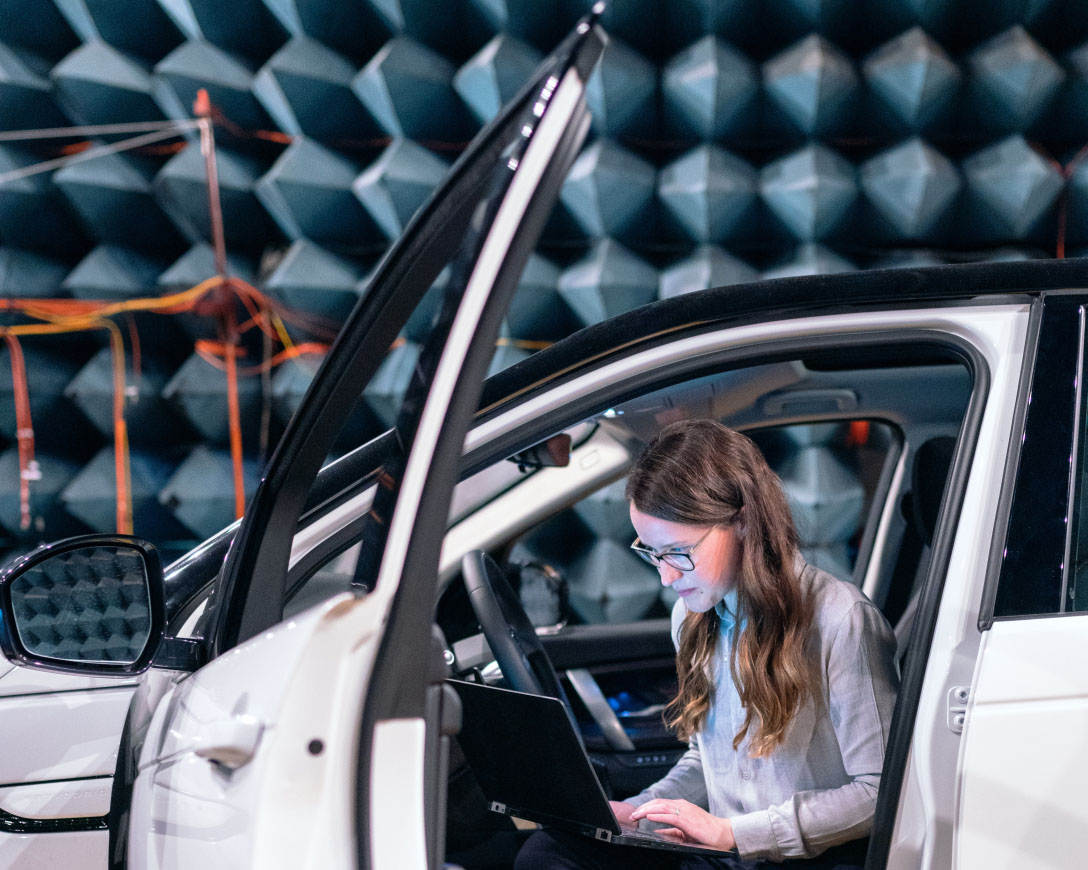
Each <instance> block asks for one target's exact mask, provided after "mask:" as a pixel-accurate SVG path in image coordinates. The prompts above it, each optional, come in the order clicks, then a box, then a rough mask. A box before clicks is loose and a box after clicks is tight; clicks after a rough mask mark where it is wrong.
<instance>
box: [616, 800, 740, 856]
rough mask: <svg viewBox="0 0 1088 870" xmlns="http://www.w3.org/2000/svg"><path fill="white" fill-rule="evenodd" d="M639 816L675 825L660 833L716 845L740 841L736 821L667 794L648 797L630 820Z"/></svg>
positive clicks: (733, 845)
mask: <svg viewBox="0 0 1088 870" xmlns="http://www.w3.org/2000/svg"><path fill="white" fill-rule="evenodd" d="M639 819H649V820H650V821H651V822H658V823H660V824H664V825H672V827H671V828H663V829H662V830H660V831H658V833H660V834H673V835H677V836H681V837H683V838H684V839H685V840H690V841H691V842H693V843H700V844H702V845H704V846H713V847H714V848H715V849H733V848H736V845H737V841H736V840H735V839H733V825H732V823H731V822H730V821H729V819H719V818H718V817H717V816H712V815H710V813H708V812H707V811H706V810H704V809H703V808H702V807H697V806H695V804H693V803H691V802H690V801H685V800H666V799H664V798H655V799H654V800H652V801H646V803H644V804H643V805H642V806H640V807H639V808H638V809H637V810H635V811H634V812H633V813H631V821H633V822H637V821H638V820H639Z"/></svg>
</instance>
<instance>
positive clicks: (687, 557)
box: [631, 526, 715, 571]
mask: <svg viewBox="0 0 1088 870" xmlns="http://www.w3.org/2000/svg"><path fill="white" fill-rule="evenodd" d="M714 529H715V526H711V527H710V528H709V529H707V530H706V534H704V535H703V536H702V537H701V538H699V540H697V541H696V542H695V543H694V544H692V545H691V546H690V547H686V548H684V549H683V550H669V551H668V552H665V553H659V552H657V550H651V549H650V548H649V547H644V546H642V540H641V539H640V538H635V540H634V542H633V543H632V544H631V549H632V550H634V551H635V552H636V553H638V554H639V556H641V557H642V558H643V559H644V560H646V561H647V562H649V563H650V564H651V565H653V566H654V567H655V568H656V567H657V566H658V565H660V564H661V563H662V562H664V563H665V564H666V565H668V566H669V567H670V568H675V569H676V570H677V571H694V570H695V560H694V559H692V558H691V554H692V553H694V552H695V548H696V547H698V546H699V545H700V544H701V543H702V542H703V541H705V540H706V539H707V536H709V535H710V533H711V532H712V531H714Z"/></svg>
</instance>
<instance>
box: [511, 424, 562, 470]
mask: <svg viewBox="0 0 1088 870" xmlns="http://www.w3.org/2000/svg"><path fill="white" fill-rule="evenodd" d="M570 445H571V436H570V435H569V434H568V433H566V432H560V433H559V434H558V435H553V436H552V437H551V438H547V439H545V440H544V441H541V442H540V443H539V444H534V445H533V446H532V447H528V448H526V449H525V450H522V451H521V452H520V453H515V454H514V455H513V456H511V457H510V461H511V462H514V463H516V464H517V466H518V471H529V470H535V469H537V468H566V467H567V466H568V465H570Z"/></svg>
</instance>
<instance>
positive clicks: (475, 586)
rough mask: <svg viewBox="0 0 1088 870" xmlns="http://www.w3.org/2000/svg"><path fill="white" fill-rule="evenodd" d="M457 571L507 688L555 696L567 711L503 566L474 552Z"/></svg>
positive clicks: (563, 696)
mask: <svg viewBox="0 0 1088 870" xmlns="http://www.w3.org/2000/svg"><path fill="white" fill-rule="evenodd" d="M461 570H462V573H463V574H464V578H465V590H466V591H467V592H468V600H469V603H470V604H471V605H472V609H473V611H474V612H475V613H476V621H477V622H479V623H480V628H481V630H482V631H483V633H484V637H485V638H486V639H487V643H488V645H489V646H490V647H491V652H492V653H494V654H495V661H497V662H498V663H499V667H500V668H501V669H502V674H503V676H504V677H505V678H506V681H507V682H508V683H509V684H510V687H511V688H513V689H515V690H517V691H519V692H530V693H532V694H534V695H548V696H550V697H552V698H558V699H559V700H560V701H562V702H563V704H564V705H565V706H566V708H567V710H568V711H569V710H570V709H571V707H570V701H568V700H567V693H566V692H564V691H563V685H562V684H561V683H560V682H559V676H558V675H557V674H556V673H555V668H554V667H553V666H552V662H551V659H549V658H548V654H547V653H546V652H545V651H544V647H543V645H542V644H541V643H540V638H539V637H537V634H536V629H534V628H533V624H532V623H531V622H530V621H529V617H528V616H527V615H526V614H525V608H524V607H522V606H521V601H520V600H519V599H518V596H517V594H516V593H515V592H514V590H513V589H511V588H510V583H509V582H508V581H507V579H506V575H505V574H504V573H503V571H502V568H500V567H499V566H498V564H497V563H496V562H495V560H494V559H492V558H491V557H490V556H489V555H488V554H487V553H485V552H483V551H482V550H473V551H471V552H469V553H466V554H465V556H464V558H463V559H462V560H461Z"/></svg>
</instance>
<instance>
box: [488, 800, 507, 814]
mask: <svg viewBox="0 0 1088 870" xmlns="http://www.w3.org/2000/svg"><path fill="white" fill-rule="evenodd" d="M491 812H493V813H502V814H503V815H506V804H500V803H499V802H498V801H492V802H491Z"/></svg>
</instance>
